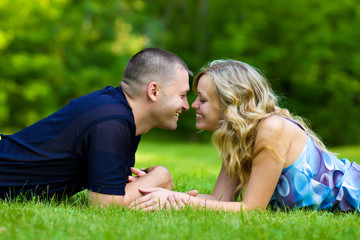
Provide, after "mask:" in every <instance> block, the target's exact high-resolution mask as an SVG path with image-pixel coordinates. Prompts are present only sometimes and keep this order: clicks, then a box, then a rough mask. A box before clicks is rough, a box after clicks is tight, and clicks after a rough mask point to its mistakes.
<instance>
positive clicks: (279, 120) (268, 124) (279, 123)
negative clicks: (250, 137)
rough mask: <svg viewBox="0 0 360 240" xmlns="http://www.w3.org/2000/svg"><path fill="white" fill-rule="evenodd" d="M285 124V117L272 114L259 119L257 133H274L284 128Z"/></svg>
mask: <svg viewBox="0 0 360 240" xmlns="http://www.w3.org/2000/svg"><path fill="white" fill-rule="evenodd" d="M285 125H286V118H284V117H282V116H279V115H272V116H270V117H267V118H264V119H262V120H261V121H260V123H259V127H258V135H259V134H260V135H263V134H271V133H273V134H276V133H280V132H281V131H283V130H284V128H285Z"/></svg>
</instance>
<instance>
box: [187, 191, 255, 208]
mask: <svg viewBox="0 0 360 240" xmlns="http://www.w3.org/2000/svg"><path fill="white" fill-rule="evenodd" d="M203 196H204V197H203ZM182 197H183V199H184V202H186V203H187V204H188V205H190V206H191V207H193V208H198V209H211V210H222V211H232V212H238V211H247V210H248V208H247V206H246V205H245V204H244V203H243V202H224V201H218V200H217V199H216V197H214V196H212V195H206V194H199V195H198V196H197V197H192V196H184V195H182ZM206 197H208V198H206ZM185 199H186V200H185Z"/></svg>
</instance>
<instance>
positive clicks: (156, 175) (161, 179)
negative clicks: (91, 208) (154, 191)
mask: <svg viewBox="0 0 360 240" xmlns="http://www.w3.org/2000/svg"><path fill="white" fill-rule="evenodd" d="M147 170H148V173H147V174H146V175H144V176H142V177H140V178H138V179H137V180H136V181H132V182H130V183H128V184H126V187H125V195H124V196H121V195H109V194H103V193H97V192H93V191H90V190H88V195H89V200H90V201H91V202H92V203H93V204H94V205H95V206H102V207H105V206H114V205H120V206H122V207H126V206H128V205H129V204H130V203H131V202H133V201H134V200H135V199H137V198H139V197H141V196H142V194H141V193H140V192H139V191H138V189H139V188H143V187H162V188H166V189H171V188H172V187H173V185H174V183H173V180H172V178H171V175H170V173H169V171H168V170H167V169H166V168H165V167H162V166H156V167H152V168H148V169H147Z"/></svg>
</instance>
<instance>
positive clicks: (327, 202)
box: [269, 136, 360, 211]
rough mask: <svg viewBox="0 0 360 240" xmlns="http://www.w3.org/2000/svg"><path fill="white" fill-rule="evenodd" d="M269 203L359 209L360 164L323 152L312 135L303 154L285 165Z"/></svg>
mask: <svg viewBox="0 0 360 240" xmlns="http://www.w3.org/2000/svg"><path fill="white" fill-rule="evenodd" d="M269 205H270V206H274V207H279V208H291V209H294V208H301V207H308V206H310V207H313V208H314V209H317V210H320V209H327V210H336V209H338V210H340V211H348V210H354V209H357V210H358V211H359V205H360V166H359V165H358V164H357V163H355V162H353V163H350V162H349V160H347V159H338V158H337V157H336V156H335V155H334V154H332V153H325V152H323V151H322V150H321V149H320V148H319V147H318V146H317V144H316V143H315V142H314V140H313V139H312V138H311V137H310V136H308V139H307V143H306V145H305V148H304V150H303V151H302V153H301V154H300V156H299V157H298V158H297V159H296V161H295V162H294V163H293V164H292V165H291V166H289V167H287V168H284V169H283V171H282V173H281V176H280V179H279V182H278V183H277V186H276V189H275V192H274V194H273V196H272V198H271V200H270V203H269Z"/></svg>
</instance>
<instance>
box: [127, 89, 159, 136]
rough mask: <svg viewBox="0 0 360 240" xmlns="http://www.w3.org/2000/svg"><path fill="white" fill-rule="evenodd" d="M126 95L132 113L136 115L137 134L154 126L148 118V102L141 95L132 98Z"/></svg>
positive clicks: (145, 131)
mask: <svg viewBox="0 0 360 240" xmlns="http://www.w3.org/2000/svg"><path fill="white" fill-rule="evenodd" d="M123 92H124V95H125V97H126V100H127V102H128V103H129V105H130V107H131V109H132V113H133V116H134V121H135V126H136V134H135V135H136V136H139V135H141V134H144V133H147V132H148V131H150V129H151V128H152V126H151V121H149V120H148V109H147V104H145V102H144V101H143V99H141V97H138V98H135V99H132V98H131V97H130V96H129V95H127V94H126V92H125V91H123Z"/></svg>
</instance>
